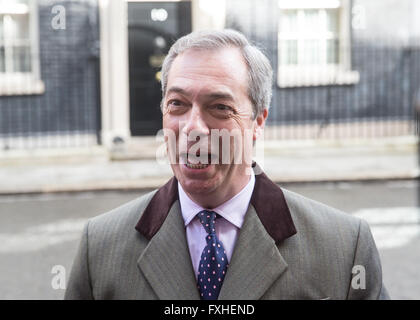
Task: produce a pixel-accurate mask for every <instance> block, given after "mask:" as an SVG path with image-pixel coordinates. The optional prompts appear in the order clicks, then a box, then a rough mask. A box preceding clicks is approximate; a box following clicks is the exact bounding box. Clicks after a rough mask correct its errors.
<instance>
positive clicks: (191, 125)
mask: <svg viewBox="0 0 420 320" xmlns="http://www.w3.org/2000/svg"><path fill="white" fill-rule="evenodd" d="M182 131H183V133H184V134H187V135H189V134H190V133H191V132H194V134H195V135H197V136H205V135H209V134H210V129H209V127H208V125H207V122H206V119H205V114H204V113H203V111H202V110H201V108H200V107H199V106H198V105H193V106H192V107H191V111H190V112H189V113H188V115H187V119H186V122H185V125H184V128H183V129H182Z"/></svg>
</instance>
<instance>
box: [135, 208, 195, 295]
mask: <svg viewBox="0 0 420 320" xmlns="http://www.w3.org/2000/svg"><path fill="white" fill-rule="evenodd" d="M137 264H138V267H139V268H140V270H141V272H142V273H143V275H144V276H145V277H146V279H147V281H148V282H149V284H150V285H151V287H152V288H153V290H154V291H155V293H156V294H157V296H158V297H159V299H165V300H169V299H171V300H172V299H174V300H176V299H178V300H182V299H200V297H199V294H198V289H197V285H196V280H195V277H194V271H193V267H192V263H191V257H190V254H189V251H188V245H187V240H186V235H185V228H184V221H183V219H182V215H181V209H180V206H179V202H178V201H176V202H175V203H174V204H173V205H172V207H171V209H170V210H169V213H168V216H167V218H166V219H165V221H164V223H163V224H162V226H161V228H160V229H159V231H158V232H157V233H156V234H155V235H154V236H153V238H152V239H151V240H150V241H149V244H148V245H147V247H146V248H145V250H144V251H143V253H142V254H141V256H140V258H139V259H138V261H137Z"/></svg>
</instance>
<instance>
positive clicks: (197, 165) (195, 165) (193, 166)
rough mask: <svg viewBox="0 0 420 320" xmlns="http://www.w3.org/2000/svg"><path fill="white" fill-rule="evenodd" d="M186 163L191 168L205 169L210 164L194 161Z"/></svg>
mask: <svg viewBox="0 0 420 320" xmlns="http://www.w3.org/2000/svg"><path fill="white" fill-rule="evenodd" d="M185 165H186V166H187V167H188V168H190V169H204V168H207V167H208V166H209V165H208V164H192V163H186V164H185Z"/></svg>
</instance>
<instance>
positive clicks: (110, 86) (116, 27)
mask: <svg viewBox="0 0 420 320" xmlns="http://www.w3.org/2000/svg"><path fill="white" fill-rule="evenodd" d="M99 10H100V42H101V113H102V119H101V121H102V131H101V137H102V143H103V145H104V146H106V147H107V148H109V149H111V148H112V147H113V146H114V143H113V141H119V145H120V146H122V145H124V144H125V143H126V142H128V140H129V139H130V136H131V134H130V101H129V78H128V37H127V33H128V30H127V3H126V1H125V0H99ZM121 142H124V144H123V143H121Z"/></svg>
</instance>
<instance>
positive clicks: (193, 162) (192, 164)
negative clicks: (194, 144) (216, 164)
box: [180, 153, 215, 169]
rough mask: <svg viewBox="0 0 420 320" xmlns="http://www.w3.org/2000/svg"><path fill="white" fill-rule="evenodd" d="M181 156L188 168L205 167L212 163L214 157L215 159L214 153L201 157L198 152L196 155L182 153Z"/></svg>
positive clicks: (182, 161)
mask: <svg viewBox="0 0 420 320" xmlns="http://www.w3.org/2000/svg"><path fill="white" fill-rule="evenodd" d="M180 158H181V163H183V164H184V166H186V167H187V168H190V169H205V168H208V167H209V166H210V165H211V164H212V159H215V156H214V155H212V154H208V155H207V156H205V155H203V156H201V157H200V154H199V153H198V154H196V156H194V157H193V156H192V155H191V154H182V155H181V156H180ZM203 160H204V161H203Z"/></svg>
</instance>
